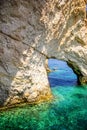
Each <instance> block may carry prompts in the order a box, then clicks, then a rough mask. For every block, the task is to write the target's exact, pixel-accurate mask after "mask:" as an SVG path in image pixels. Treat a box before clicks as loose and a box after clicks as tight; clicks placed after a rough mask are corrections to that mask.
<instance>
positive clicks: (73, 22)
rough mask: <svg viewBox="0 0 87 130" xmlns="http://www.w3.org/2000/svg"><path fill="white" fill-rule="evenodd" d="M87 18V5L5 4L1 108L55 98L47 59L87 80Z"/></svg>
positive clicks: (0, 8)
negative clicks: (63, 63) (62, 63)
mask: <svg viewBox="0 0 87 130" xmlns="http://www.w3.org/2000/svg"><path fill="white" fill-rule="evenodd" d="M85 17H86V10H85V1H84V0H77V1H75V0H70V1H68V0H42V1H41V0H37V1H36V0H32V1H31V0H19V1H18V0H3V1H0V106H3V105H11V104H15V103H20V102H25V101H26V102H30V103H32V102H37V101H41V100H46V99H50V98H51V97H52V94H51V91H50V87H49V83H48V79H47V72H46V64H45V63H46V59H47V58H50V57H55V58H58V59H63V60H66V61H68V62H70V63H71V64H72V66H73V67H74V68H75V67H76V66H77V67H78V69H79V70H80V72H81V73H80V74H81V76H84V77H86V76H87V27H86V26H87V25H86V20H85ZM86 80H87V79H86V78H85V81H86Z"/></svg>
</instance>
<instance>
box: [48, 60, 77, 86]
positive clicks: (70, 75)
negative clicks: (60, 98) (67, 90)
mask: <svg viewBox="0 0 87 130" xmlns="http://www.w3.org/2000/svg"><path fill="white" fill-rule="evenodd" d="M48 65H49V68H50V69H51V70H52V72H51V73H49V75H48V79H49V82H50V86H51V87H55V86H58V85H59V86H75V85H77V84H78V83H77V76H76V74H75V73H74V72H73V70H72V69H71V68H70V67H69V66H68V65H67V63H66V62H64V61H61V60H56V59H50V60H49V62H48Z"/></svg>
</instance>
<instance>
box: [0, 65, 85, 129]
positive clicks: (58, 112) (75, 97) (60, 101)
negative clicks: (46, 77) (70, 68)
mask: <svg viewBox="0 0 87 130" xmlns="http://www.w3.org/2000/svg"><path fill="white" fill-rule="evenodd" d="M56 66H57V65H56ZM64 71H65V70H64ZM53 73H55V72H53ZM56 74H57V72H56ZM53 76H55V75H53ZM67 76H68V75H67ZM74 76H75V75H74ZM55 77H56V76H55ZM57 77H58V76H57ZM60 77H61V76H60ZM72 77H73V76H72ZM51 78H52V75H51ZM64 79H65V78H64ZM72 79H73V80H74V78H71V80H70V83H71V82H72V81H73V80H72ZM75 79H76V76H75ZM62 81H63V79H62ZM52 82H53V81H52ZM54 82H55V80H54ZM64 82H65V83H66V81H65V80H64V81H63V85H59V84H60V83H59V84H58V85H57V84H56V85H55V86H52V87H51V89H52V93H53V95H54V100H52V101H50V102H44V103H42V104H38V105H31V106H30V105H25V106H22V107H17V108H13V109H10V110H5V111H3V112H1V113H0V130H87V86H84V87H82V86H77V85H73V83H72V85H70V86H69V84H68V85H64ZM74 83H75V82H74ZM54 84H55V83H54Z"/></svg>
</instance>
